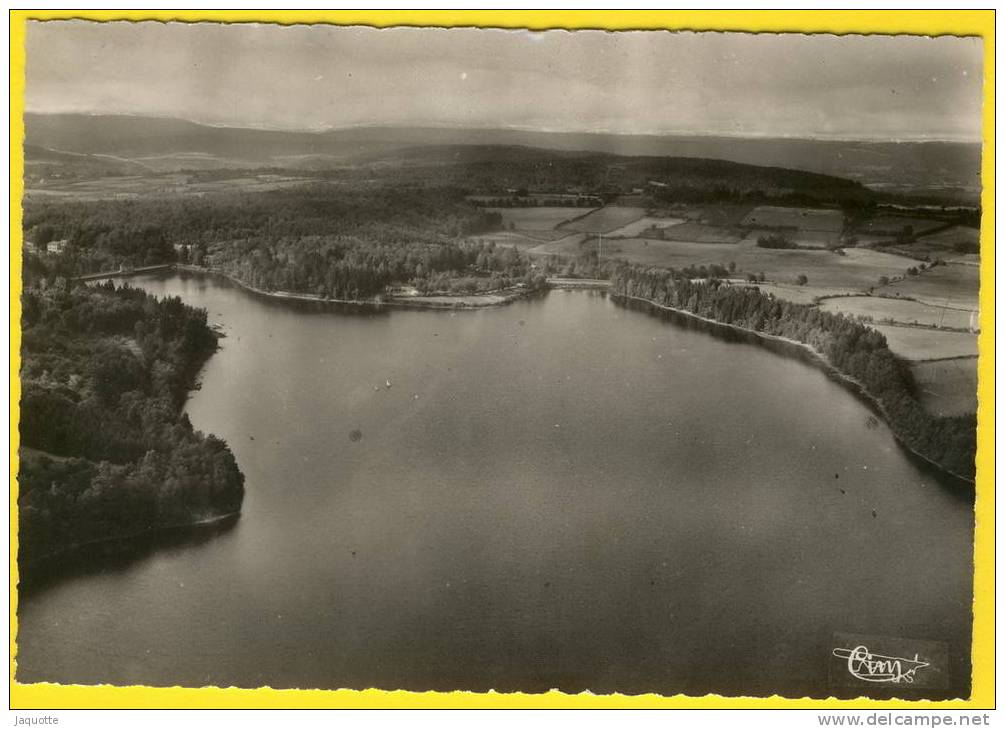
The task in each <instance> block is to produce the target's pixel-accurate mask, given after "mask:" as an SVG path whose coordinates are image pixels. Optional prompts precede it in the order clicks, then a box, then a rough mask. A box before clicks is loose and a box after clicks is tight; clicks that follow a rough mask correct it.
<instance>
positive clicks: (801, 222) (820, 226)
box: [741, 205, 844, 233]
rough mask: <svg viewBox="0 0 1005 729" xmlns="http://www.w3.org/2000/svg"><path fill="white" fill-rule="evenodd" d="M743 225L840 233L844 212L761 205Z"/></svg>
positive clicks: (745, 218) (748, 215) (751, 212)
mask: <svg viewBox="0 0 1005 729" xmlns="http://www.w3.org/2000/svg"><path fill="white" fill-rule="evenodd" d="M741 225H744V226H747V227H761V228H796V229H799V230H819V231H826V232H828V233H840V232H841V229H842V228H843V227H844V214H843V213H842V212H841V211H840V210H825V209H813V208H788V207H778V206H774V205H761V206H759V207H756V208H754V209H753V210H751V211H750V212H749V213H748V214H747V216H746V217H744V219H743V221H742V223H741Z"/></svg>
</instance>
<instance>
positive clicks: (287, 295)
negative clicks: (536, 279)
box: [137, 263, 535, 310]
mask: <svg viewBox="0 0 1005 729" xmlns="http://www.w3.org/2000/svg"><path fill="white" fill-rule="evenodd" d="M163 270H172V271H174V272H176V273H177V272H181V271H184V272H187V273H197V274H200V275H203V276H219V277H220V278H224V279H226V280H227V281H230V282H231V283H232V284H234V285H235V286H238V287H240V288H242V289H244V290H245V291H247V292H249V293H252V294H255V295H256V296H264V297H267V298H270V299H282V300H284V301H304V302H307V303H312V304H339V305H342V306H359V307H370V308H374V309H379V308H383V307H385V306H396V307H399V308H402V309H446V310H458V309H486V308H491V307H493V306H504V305H505V304H509V303H510V302H513V301H517V300H518V299H523V298H526V297H528V296H530V295H531V294H533V293H535V292H534V290H533V289H530V288H515V287H514V288H511V289H500V290H498V291H495V292H491V293H484V294H461V295H458V296H457V297H456V298H457V299H458V301H456V302H451V301H431V300H430V299H432V298H437V299H447V298H451V297H449V296H447V295H443V296H439V297H432V296H427V297H423V296H417V297H415V298H414V299H410V298H404V297H402V298H389V299H323V298H321V297H319V296H316V295H313V294H298V293H296V292H294V291H265V290H263V289H259V288H256V287H254V286H252V285H251V284H249V283H247V282H245V281H242V280H241V279H239V278H237V277H236V276H232V275H231V274H229V273H226V272H224V271H220V270H217V269H214V268H207V267H205V266H193V265H191V264H187V263H176V264H173V265H172V266H171V268H170V269H163ZM137 273H141V272H137ZM475 297H481V298H484V299H486V300H485V301H478V302H469V301H463V300H462V299H465V298H475ZM489 297H498V298H493V299H492V300H491V301H489V300H487V299H489Z"/></svg>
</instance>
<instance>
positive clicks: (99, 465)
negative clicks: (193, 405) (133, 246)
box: [18, 279, 244, 566]
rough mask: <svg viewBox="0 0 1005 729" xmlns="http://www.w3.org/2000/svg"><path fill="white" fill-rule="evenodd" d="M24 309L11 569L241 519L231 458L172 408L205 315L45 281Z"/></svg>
mask: <svg viewBox="0 0 1005 729" xmlns="http://www.w3.org/2000/svg"><path fill="white" fill-rule="evenodd" d="M22 304H23V318H22V351H21V355H22V364H21V383H22V396H21V416H20V434H21V451H20V458H21V466H20V471H19V474H18V481H19V492H18V509H19V519H20V540H19V549H20V553H19V555H18V559H19V562H20V563H21V565H22V566H27V565H30V564H32V563H35V562H37V561H39V560H44V559H45V558H48V557H52V556H54V555H57V554H60V553H62V552H64V551H67V550H69V549H72V548H74V547H77V546H80V545H83V544H86V543H90V542H96V541H104V540H110V539H116V538H120V537H127V536H133V535H137V534H142V533H145V532H151V531H154V530H158V529H162V528H166V527H173V526H182V525H188V524H192V523H196V522H200V521H206V520H210V519H214V518H217V517H221V516H223V515H230V514H234V513H236V512H238V511H239V510H240V507H241V502H242V500H243V496H244V476H243V475H242V473H241V472H240V470H239V469H238V467H237V463H236V461H235V460H234V456H233V454H232V453H231V451H230V449H229V448H228V446H227V444H226V443H225V442H224V441H222V440H221V439H219V438H217V437H215V436H213V435H205V434H203V433H201V432H198V431H196V430H194V429H193V427H192V424H191V423H190V422H189V420H188V417H187V416H186V415H185V414H184V413H182V406H183V405H184V402H185V399H186V397H187V393H188V392H189V390H190V389H191V388H192V387H193V386H194V385H195V380H196V376H197V374H198V371H199V369H200V367H201V366H202V364H203V363H204V362H205V360H206V359H207V358H208V357H209V356H210V355H211V354H212V353H213V352H214V351H215V349H216V346H217V335H216V334H215V333H214V332H213V331H212V329H211V328H210V327H209V326H208V324H207V321H206V312H205V311H203V310H196V309H193V308H191V307H188V306H185V305H184V304H182V302H181V301H180V300H179V299H177V298H166V299H160V300H158V299H157V298H155V297H152V296H149V295H147V294H146V293H145V292H143V291H141V290H138V289H132V288H129V287H128V286H123V287H120V288H115V287H114V286H113V285H112V284H111V283H108V284H104V285H96V286H84V285H82V284H69V283H67V282H66V281H65V280H62V281H59V282H53V281H51V280H43V279H38V280H32V281H30V282H29V283H28V284H27V285H26V288H25V290H24V293H23V297H22Z"/></svg>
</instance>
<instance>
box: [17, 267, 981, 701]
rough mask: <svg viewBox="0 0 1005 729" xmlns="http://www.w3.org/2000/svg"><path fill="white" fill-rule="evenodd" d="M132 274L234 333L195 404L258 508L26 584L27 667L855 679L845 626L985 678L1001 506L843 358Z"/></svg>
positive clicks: (634, 328)
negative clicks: (907, 442)
mask: <svg viewBox="0 0 1005 729" xmlns="http://www.w3.org/2000/svg"><path fill="white" fill-rule="evenodd" d="M131 283H132V285H138V286H142V287H143V288H145V289H146V290H148V291H150V292H152V293H155V294H158V295H161V294H170V295H178V296H181V297H182V299H183V300H184V301H185V302H187V303H189V304H192V305H195V306H200V307H205V308H206V309H208V311H209V313H210V319H211V321H212V322H214V323H217V324H219V325H220V326H221V327H223V329H224V330H225V332H226V335H227V336H226V339H224V340H222V349H221V350H220V351H219V352H218V353H217V354H216V355H214V356H213V357H212V359H211V360H210V361H209V363H208V365H207V366H206V369H205V371H204V373H203V375H202V388H201V389H200V390H199V391H197V392H195V393H194V394H193V396H192V398H191V401H190V402H189V405H188V413H189V415H190V417H191V420H192V423H193V424H194V425H195V427H197V428H199V429H201V430H203V431H207V432H212V433H216V434H218V435H220V436H222V437H223V438H225V439H226V440H227V441H228V442H229V443H230V445H231V447H232V448H233V450H234V454H235V455H236V457H237V460H238V463H239V464H240V466H241V468H242V470H243V471H244V473H245V475H246V476H247V484H246V488H247V496H246V499H245V504H244V511H243V515H242V516H241V517H240V519H239V520H238V521H237V522H236V523H235V524H234V525H233V526H231V527H230V528H227V529H223V530H219V531H217V532H215V533H212V534H203V535H201V536H199V537H198V538H195V539H186V538H177V537H176V538H174V539H172V540H171V542H170V543H168V544H163V545H159V546H158V547H157V548H155V549H147V550H144V551H143V552H142V553H141V554H136V555H133V556H132V557H131V558H128V559H118V560H116V561H115V562H114V563H107V562H102V561H94V562H92V563H88V564H87V566H85V567H81V568H77V569H73V570H70V571H69V572H68V573H67V574H65V575H63V576H62V577H61V578H60V579H57V580H52V581H50V582H48V583H46V584H44V585H41V586H39V587H37V588H35V589H32V590H30V591H29V592H27V594H26V595H25V596H24V597H23V599H22V602H21V605H20V635H19V655H18V664H19V667H18V678H19V680H21V681H23V682H33V681H42V680H46V681H58V682H64V683H71V682H72V683H86V684H94V683H114V684H137V683H142V684H147V685H175V684H179V685H183V686H200V685H210V684H211V685H220V686H229V685H236V686H245V687H256V686H265V685H268V686H274V687H318V688H336V687H350V688H367V687H378V688H389V689H390V688H407V689H415V690H421V689H458V688H462V689H472V690H487V689H489V688H496V689H499V690H518V689H522V690H525V691H534V692H536V691H543V690H547V689H550V688H553V687H557V688H561V689H564V690H566V691H580V690H585V689H589V690H592V691H595V692H603V693H606V692H613V691H619V692H624V693H640V692H649V691H653V692H658V693H663V694H672V693H677V692H688V693H705V692H708V691H716V692H720V693H725V694H765V693H781V694H784V695H789V696H796V695H805V694H813V695H826V694H828V693H829V689H828V686H827V681H828V679H827V676H828V666H829V661H830V660H832V659H830V658H829V656H830V653H831V649H832V648H834V647H836V646H835V645H834V644H833V643H834V639H833V633H835V632H847V633H863V634H876V635H882V636H893V637H909V638H918V639H925V640H933V641H943V642H945V643H947V644H948V647H949V661H950V677H951V681H952V684H953V691H955V692H956V693H957V694H959V693H966V691H967V690H968V688H967V687H968V684H969V678H968V677H969V670H970V661H969V645H970V620H971V612H970V604H971V592H972V590H971V587H972V585H971V559H972V555H971V552H972V529H973V516H972V506H971V504H970V502H969V500H968V499H967V498H962V497H960V496H959V495H958V493H956V492H954V491H953V489H952V488H950V487H949V486H947V484H945V483H943V482H942V481H941V480H940V478H939V477H938V476H937V475H935V474H933V473H932V472H931V471H930V470H929V469H926V468H922V467H921V466H919V465H918V464H917V463H916V462H914V461H913V460H912V459H910V458H908V457H907V456H906V455H905V453H904V452H903V451H902V450H901V449H900V448H899V447H898V446H897V444H896V442H895V441H894V439H893V437H892V436H891V434H890V432H889V430H888V429H887V428H886V426H885V425H883V424H882V423H880V424H879V425H876V423H875V421H873V420H872V419H871V418H870V415H871V413H870V411H869V409H868V408H867V407H866V406H865V405H864V404H863V403H862V402H861V401H859V400H858V399H856V398H855V397H854V396H853V395H852V394H851V393H849V392H848V391H847V390H846V389H845V388H844V387H842V386H841V385H840V384H838V383H836V382H834V381H833V380H831V379H829V378H828V376H827V375H826V374H825V373H823V372H822V371H820V370H819V369H816V368H814V367H812V366H810V365H808V364H806V363H803V362H800V361H798V360H795V359H792V358H788V357H783V356H779V355H778V354H775V353H773V352H770V351H768V350H767V349H765V348H764V347H760V346H757V345H754V344H749V343H739V342H731V341H727V340H726V339H724V338H722V337H717V336H713V335H711V334H709V333H708V332H705V331H696V330H694V329H693V327H692V328H689V327H686V326H681V325H679V324H674V323H670V322H666V321H663V320H661V319H659V318H657V317H652V316H647V315H645V314H642V313H639V312H636V311H632V310H629V309H626V308H624V307H621V306H619V305H617V304H615V303H613V302H612V301H610V300H609V299H608V298H607V297H606V296H604V295H602V294H599V293H596V292H562V291H554V292H551V293H549V294H548V295H547V296H545V297H543V298H540V299H536V300H530V301H522V302H517V303H515V304H512V305H510V306H506V307H503V308H497V309H486V310H480V311H462V312H456V313H448V312H433V311H393V312H390V313H358V312H357V313H347V312H345V311H333V310H326V311H324V310H321V309H320V308H312V307H310V306H303V305H301V306H293V305H288V304H283V303H280V302H272V301H267V300H263V299H261V298H256V297H253V296H251V295H248V294H246V293H244V292H242V291H240V290H239V289H236V288H234V287H232V286H230V285H227V284H225V283H221V282H217V281H215V280H212V279H208V278H204V277H180V276H171V277H167V278H155V277H149V278H143V279H136V280H134V281H132V282H131ZM387 382H390V385H391V386H390V387H387ZM356 430H358V431H359V432H360V433H361V434H362V437H361V438H358V440H356V439H354V438H353V437H352V434H353V431H356ZM357 435H358V434H357ZM874 510H875V515H873V511H874ZM903 693H904V694H905V695H907V696H911V695H912V694H911V691H910V689H906V690H903Z"/></svg>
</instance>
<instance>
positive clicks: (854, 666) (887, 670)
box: [832, 645, 931, 683]
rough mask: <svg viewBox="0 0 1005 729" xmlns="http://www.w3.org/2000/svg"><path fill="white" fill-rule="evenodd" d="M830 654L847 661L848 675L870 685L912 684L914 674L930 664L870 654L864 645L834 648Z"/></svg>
mask: <svg viewBox="0 0 1005 729" xmlns="http://www.w3.org/2000/svg"><path fill="white" fill-rule="evenodd" d="M832 654H833V655H834V656H835V657H836V658H841V659H843V660H845V661H847V664H848V673H850V674H851V675H852V676H854V677H855V678H858V679H861V680H862V681H869V682H871V683H914V678H915V673H917V672H918V671H919V670H920V669H922V668H925V667H927V666H929V665H931V664H930V663H928V662H926V661H922V660H920V659H919V658H918V654H917V653H915V654H914V658H898V657H897V656H884V655H881V654H879V653H870V652H869V649H868V648H866V647H865V646H864V645H859V646H856V647H854V648H835V649H834V650H833V651H832Z"/></svg>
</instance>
